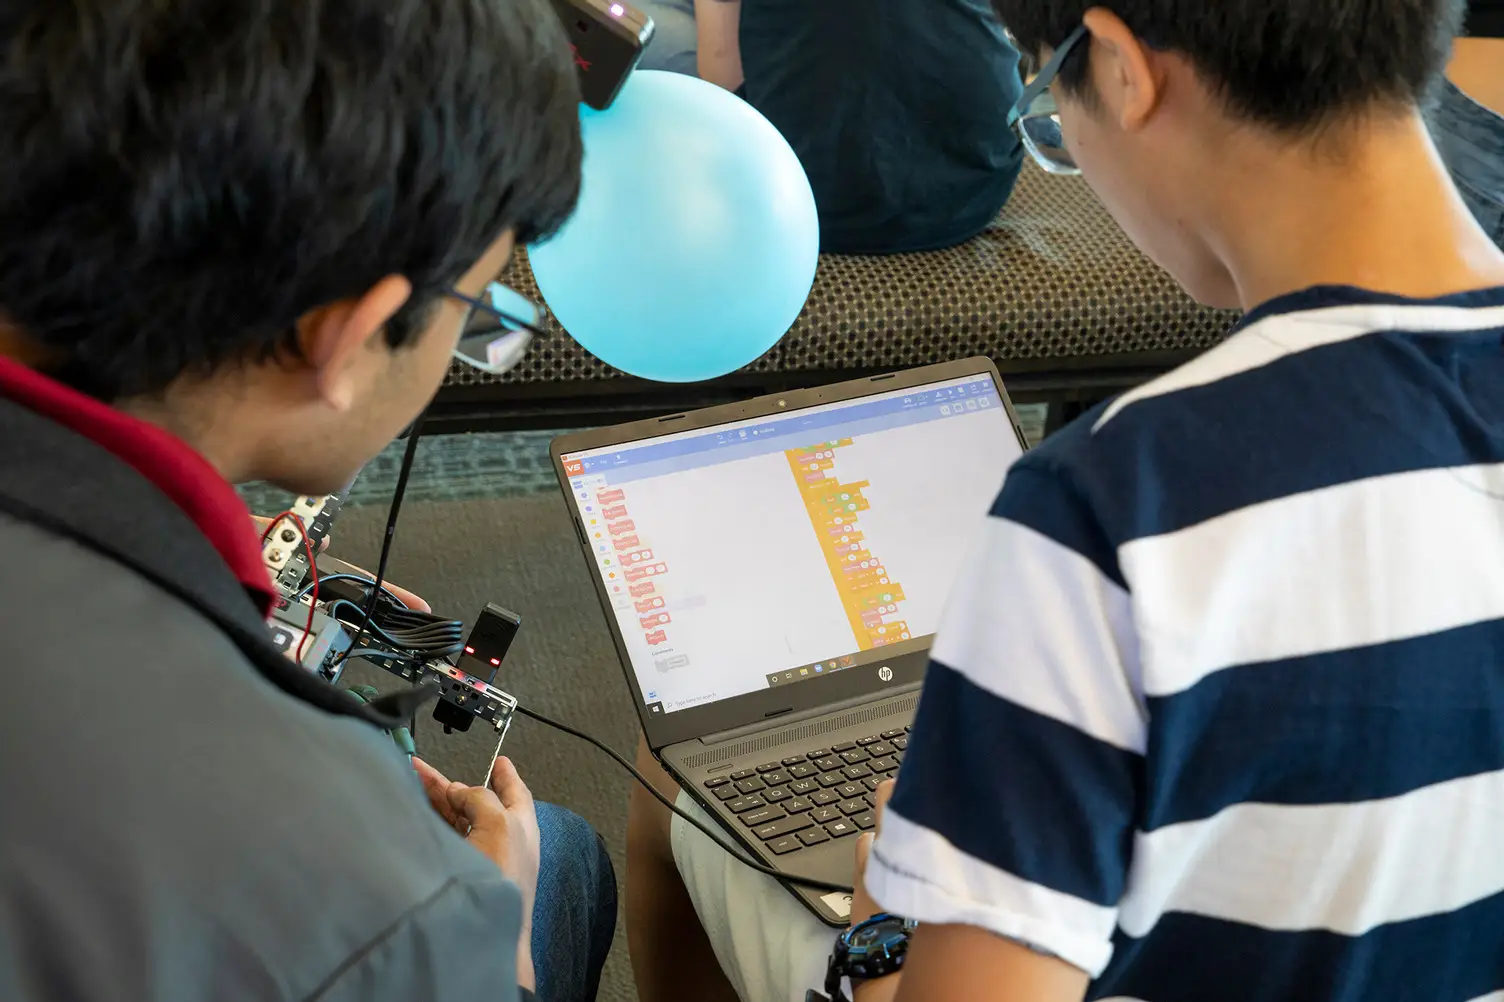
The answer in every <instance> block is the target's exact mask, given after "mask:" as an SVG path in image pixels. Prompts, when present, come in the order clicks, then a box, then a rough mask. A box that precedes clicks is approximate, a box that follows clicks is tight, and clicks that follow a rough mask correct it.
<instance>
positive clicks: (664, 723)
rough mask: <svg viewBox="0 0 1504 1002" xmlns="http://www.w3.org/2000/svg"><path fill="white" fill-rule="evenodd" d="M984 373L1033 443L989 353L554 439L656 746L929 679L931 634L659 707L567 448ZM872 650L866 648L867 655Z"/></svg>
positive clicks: (565, 486) (621, 654) (580, 531)
mask: <svg viewBox="0 0 1504 1002" xmlns="http://www.w3.org/2000/svg"><path fill="white" fill-rule="evenodd" d="M982 375H986V376H990V377H991V378H992V382H993V385H994V386H995V387H996V389H997V391H998V398H999V399H1000V400H1001V401H1002V402H1003V408H1004V411H1005V412H1006V414H1007V417H1008V423H1009V425H1010V427H1012V429H1013V434H1014V436H1015V437H1016V438H1017V440H1018V445H1019V448H1020V449H1027V448H1028V443H1027V441H1026V440H1025V438H1024V435H1023V432H1022V430H1021V429H1020V427H1019V423H1018V415H1017V414H1016V413H1015V412H1014V410H1013V404H1012V401H1011V400H1010V399H1009V398H1008V394H1007V392H1006V390H1005V388H1004V386H1003V381H1002V377H1001V376H1000V375H999V374H998V371H997V366H995V365H994V364H993V363H992V361H991V360H990V359H987V358H968V359H961V360H958V361H954V362H941V363H939V364H937V365H927V366H923V367H920V368H917V369H906V370H903V371H901V372H894V373H888V374H884V375H878V376H870V377H866V378H863V379H855V380H849V381H846V382H841V383H833V384H831V385H828V386H817V387H812V388H810V389H804V390H794V391H790V392H788V393H778V394H770V395H768V396H763V397H757V398H755V399H752V400H747V401H744V402H741V403H733V404H723V405H720V406H717V407H710V408H706V409H704V410H698V411H690V412H687V413H683V414H671V415H668V416H667V417H662V418H652V419H649V420H644V421H634V422H631V423H630V424H622V425H613V426H612V427H609V428H596V429H592V430H589V431H581V432H574V433H571V434H568V435H561V436H560V437H558V438H556V439H554V441H553V443H552V445H551V446H550V449H549V453H550V457H551V459H552V460H553V465H554V473H555V475H556V476H557V477H558V479H559V486H560V489H561V490H562V491H563V492H564V495H565V498H566V500H567V501H568V508H569V515H570V521H571V522H572V523H573V525H574V529H575V535H576V538H577V540H578V542H579V544H580V551H581V553H582V554H583V556H584V558H585V561H586V565H587V567H588V569H589V573H590V579H591V581H593V582H594V584H595V591H596V597H597V598H598V599H599V601H600V603H601V610H602V611H603V612H604V613H605V618H606V624H607V627H608V629H610V631H611V639H612V642H613V643H614V644H615V646H616V654H617V660H618V661H619V662H620V664H621V667H622V671H623V672H624V674H625V675H626V679H627V686H628V688H629V689H630V691H631V694H632V699H633V702H634V704H635V706H636V709H637V715H638V718H639V719H640V720H641V722H642V729H643V732H644V734H646V736H647V741H648V746H649V747H650V748H652V749H653V751H655V752H656V751H658V750H660V749H662V748H666V747H668V746H669V745H672V744H677V743H678V742H681V741H687V740H690V739H692V738H697V737H705V736H707V735H711V734H720V733H722V732H725V731H730V730H734V729H737V728H741V727H748V726H752V725H755V724H759V723H762V722H765V721H766V722H772V721H775V720H777V719H780V718H783V717H786V716H789V715H793V714H798V713H800V712H803V711H808V710H813V709H818V708H820V707H823V706H830V705H833V704H837V703H842V702H846V701H849V700H855V699H859V698H861V697H868V696H877V695H880V694H881V693H883V692H884V691H886V690H894V689H898V688H901V687H903V686H906V685H910V684H912V683H915V682H919V681H922V680H923V678H924V670H925V667H926V665H927V664H928V661H929V640H930V638H929V637H924V638H918V639H916V640H914V641H910V642H908V643H906V644H904V645H901V647H899V648H897V649H896V650H895V653H893V654H891V655H889V656H888V657H886V658H878V659H877V662H876V663H871V664H867V663H863V664H859V665H857V666H855V667H853V668H849V669H846V670H843V671H838V672H835V673H833V674H829V675H824V676H822V677H818V678H810V679H807V680H804V681H800V682H795V683H793V684H790V685H786V686H772V687H769V688H766V689H755V690H753V691H752V692H748V693H743V694H742V695H739V696H728V697H726V698H725V699H721V700H717V701H715V702H713V703H707V704H705V705H704V706H695V707H689V708H687V709H683V710H678V711H676V712H673V713H653V712H651V710H650V708H649V704H648V703H647V701H646V699H645V698H644V696H643V692H642V689H641V687H640V686H639V684H638V681H637V672H636V671H635V670H634V669H633V667H632V658H631V654H630V652H629V651H628V649H627V645H626V641H625V639H624V637H623V636H622V632H621V628H620V624H619V623H618V622H617V618H616V615H615V613H614V612H613V610H612V605H611V595H610V593H609V592H608V591H607V586H606V582H605V581H604V580H602V578H601V575H600V573H599V572H598V570H597V568H596V562H595V552H594V550H593V549H592V548H591V546H590V544H589V542H588V541H587V540H588V537H587V534H586V531H585V523H584V519H583V516H582V515H581V513H580V510H579V506H578V505H577V504H575V503H574V491H573V489H572V488H571V487H570V476H569V474H568V473H567V472H566V471H565V468H564V456H566V455H570V454H573V453H577V452H585V451H588V450H591V449H601V448H609V447H611V446H617V445H627V444H637V443H640V442H644V441H647V440H649V439H653V438H658V437H661V436H664V435H676V434H679V433H682V432H686V431H701V430H705V429H709V428H715V427H716V426H718V425H724V424H730V423H731V422H734V421H744V420H747V419H749V418H760V417H769V416H775V415H780V414H789V413H792V412H795V411H798V410H802V409H804V408H808V407H816V406H820V405H824V404H833V403H845V402H848V401H853V400H860V399H862V398H863V397H870V396H877V395H879V394H883V393H891V392H893V391H895V390H907V389H915V388H917V387H922V386H926V385H929V384H933V383H943V382H946V381H948V380H954V379H960V378H965V377H971V376H982ZM869 653H870V652H864V655H863V657H864V659H865V658H866V657H867V656H868V654H869ZM883 667H887V668H889V669H891V672H890V674H891V677H889V678H883V677H882V675H880V674H879V669H881V668H883Z"/></svg>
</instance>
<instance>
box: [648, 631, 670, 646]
mask: <svg viewBox="0 0 1504 1002" xmlns="http://www.w3.org/2000/svg"><path fill="white" fill-rule="evenodd" d="M645 639H646V640H647V642H648V645H649V646H651V647H657V646H658V645H659V644H666V643H668V634H667V633H665V632H664V631H662V630H654V631H653V632H652V633H649V634H647V636H646V638H645Z"/></svg>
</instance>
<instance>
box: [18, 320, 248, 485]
mask: <svg viewBox="0 0 1504 1002" xmlns="http://www.w3.org/2000/svg"><path fill="white" fill-rule="evenodd" d="M0 358H4V359H9V360H10V361H13V362H19V363H20V364H21V365H24V366H26V367H27V368H28V369H37V370H39V371H43V372H45V371H46V369H47V367H48V364H49V363H50V362H51V361H53V360H52V358H51V357H50V355H49V354H48V352H47V351H46V350H45V349H43V348H42V347H41V346H39V345H38V344H37V343H36V342H35V341H33V340H31V339H29V338H26V337H24V336H22V335H21V333H20V332H19V331H17V330H16V329H15V328H14V327H12V326H10V325H7V324H5V323H3V322H0ZM232 391H233V388H229V387H218V388H210V387H203V386H192V387H183V388H175V389H173V390H171V391H169V392H168V393H165V394H162V395H161V396H159V397H150V398H148V397H137V398H132V399H128V400H117V401H115V402H114V403H113V404H111V406H113V407H114V408H115V409H116V410H118V411H120V412H122V413H125V414H129V415H130V416H131V417H134V418H137V419H138V420H141V421H145V422H147V423H148V424H153V425H156V426H157V427H158V428H161V429H163V430H164V431H167V432H169V433H171V434H172V435H175V436H177V437H178V438H180V439H182V440H183V442H185V443H186V444H187V445H188V446H189V447H190V448H192V449H193V450H194V451H196V452H198V454H199V455H201V456H203V457H204V459H206V460H208V462H209V464H210V465H212V466H213V467H214V468H215V469H216V470H218V471H219V473H220V475H221V476H223V477H224V478H225V479H226V480H228V481H229V482H230V483H232V484H233V483H239V482H241V480H243V479H247V477H245V476H244V474H243V471H244V470H245V468H246V465H247V464H246V462H245V459H246V454H247V450H246V448H245V447H244V446H243V445H242V444H240V443H238V442H237V441H236V440H235V438H236V437H235V436H233V435H230V436H226V435H225V434H222V433H221V432H222V431H224V430H225V429H233V428H235V426H236V424H237V422H235V421H224V420H219V418H218V416H216V415H215V414H214V413H213V410H212V408H211V409H209V410H205V405H209V404H211V403H214V402H216V401H223V400H224V398H225V395H226V393H227V392H232ZM185 398H192V399H185ZM188 415H197V417H192V418H190V417H189V416H188Z"/></svg>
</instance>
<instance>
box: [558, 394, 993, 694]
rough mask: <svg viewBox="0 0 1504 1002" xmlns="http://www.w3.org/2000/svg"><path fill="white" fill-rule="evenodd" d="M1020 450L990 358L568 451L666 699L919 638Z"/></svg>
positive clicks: (630, 620) (835, 665) (832, 663)
mask: <svg viewBox="0 0 1504 1002" xmlns="http://www.w3.org/2000/svg"><path fill="white" fill-rule="evenodd" d="M1021 453H1022V449H1021V447H1020V446H1019V444H1018V439H1017V436H1016V435H1015V433H1014V430H1013V425H1012V422H1011V419H1010V416H1009V414H1008V412H1007V409H1006V408H1005V407H1004V406H1003V399H1002V396H1001V394H1000V393H999V391H998V387H997V386H996V385H995V384H994V383H993V379H992V377H991V376H990V375H986V374H983V375H977V376H968V377H964V378H961V379H953V380H948V381H946V382H941V383H934V384H931V385H927V386H919V387H911V388H909V389H904V390H897V391H893V392H889V393H882V394H877V395H873V396H867V397H862V398H860V399H856V400H848V401H843V402H839V403H833V404H823V405H819V406H814V407H806V408H801V409H798V410H791V411H789V412H788V413H779V414H777V415H774V416H770V417H765V418H758V419H752V420H746V421H739V422H735V423H729V424H722V425H716V426H714V427H711V428H703V429H699V430H696V431H689V432H682V433H679V434H674V435H666V436H662V437H658V438H652V439H646V440H642V441H638V442H633V443H629V444H618V445H614V446H611V447H609V448H601V449H591V450H587V451H582V452H574V453H569V454H566V455H564V456H563V457H562V460H563V464H564V471H565V474H566V476H567V477H568V482H569V486H570V487H571V488H572V497H573V500H574V503H575V504H576V505H577V506H578V508H579V512H580V516H581V521H582V524H583V526H584V529H585V534H586V541H587V543H588V545H589V546H590V547H591V549H592V551H593V555H594V558H595V559H594V566H595V570H596V573H598V574H599V575H600V578H601V582H602V584H603V585H604V586H605V590H606V592H607V593H608V595H609V596H610V599H611V605H612V609H613V611H614V614H615V617H616V620H617V623H618V625H619V627H620V630H621V635H622V637H623V638H624V640H625V646H626V649H627V651H628V654H629V656H630V658H631V663H632V669H633V672H634V673H635V674H636V676H637V681H638V684H639V687H640V688H641V690H642V693H643V697H644V699H645V700H646V702H647V703H648V705H649V707H650V708H653V707H654V706H655V705H656V708H657V712H661V713H672V712H675V711H677V710H683V709H686V708H688V707H692V706H701V705H704V704H706V703H712V702H715V701H717V700H721V699H727V698H730V697H733V696H739V695H742V694H744V693H748V692H751V691H753V690H755V689H761V688H766V687H769V686H777V685H790V684H797V683H798V682H800V681H804V680H808V679H811V678H817V677H820V676H822V675H824V674H826V673H828V672H835V671H842V670H844V669H846V668H849V667H854V666H856V665H860V664H863V663H866V662H870V661H872V660H881V659H882V658H884V657H885V656H889V655H893V654H898V653H905V652H908V651H912V650H917V649H922V648H923V647H925V646H926V645H927V641H928V638H929V637H930V635H932V634H933V633H934V632H935V629H936V627H937V625H938V623H939V619H940V613H941V609H942V607H943V605H944V603H945V600H946V597H947V593H948V592H949V590H950V585H951V581H952V580H953V579H954V578H955V576H956V573H957V571H958V570H959V569H960V565H961V561H962V559H963V557H964V556H965V553H966V551H967V549H968V547H969V546H970V545H972V542H973V541H974V540H975V538H976V534H977V530H978V529H979V527H980V525H981V522H982V519H983V518H984V517H985V516H986V513H987V510H988V508H989V507H990V506H991V504H992V501H993V499H994V498H995V497H996V495H997V492H998V489H999V487H1000V486H1001V484H1002V481H1003V474H1004V472H1005V471H1006V470H1007V468H1008V466H1009V465H1010V464H1011V463H1012V462H1013V461H1014V460H1015V459H1017V458H1018V456H1019V455H1020V454H1021Z"/></svg>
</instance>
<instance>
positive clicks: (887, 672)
mask: <svg viewBox="0 0 1504 1002" xmlns="http://www.w3.org/2000/svg"><path fill="white" fill-rule="evenodd" d="M877 677H878V678H880V679H882V680H883V681H884V682H891V681H893V669H892V668H889V667H888V666H887V665H883V666H882V667H881V668H879V669H878V670H877Z"/></svg>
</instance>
